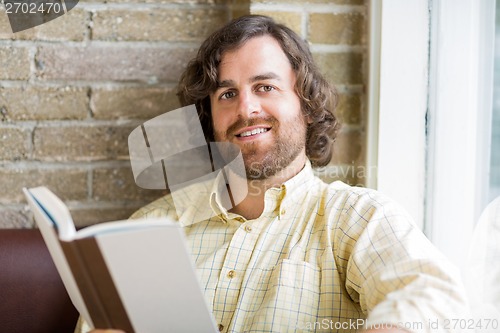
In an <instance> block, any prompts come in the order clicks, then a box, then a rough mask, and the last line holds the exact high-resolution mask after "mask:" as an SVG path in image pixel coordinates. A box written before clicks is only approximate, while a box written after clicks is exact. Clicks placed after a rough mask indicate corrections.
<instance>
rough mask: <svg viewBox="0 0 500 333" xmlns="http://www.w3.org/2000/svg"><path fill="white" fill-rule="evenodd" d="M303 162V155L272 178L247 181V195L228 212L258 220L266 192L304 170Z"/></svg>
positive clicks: (304, 158) (262, 209)
mask: <svg viewBox="0 0 500 333" xmlns="http://www.w3.org/2000/svg"><path fill="white" fill-rule="evenodd" d="M305 162H306V157H305V155H300V156H298V157H297V158H296V159H295V160H294V161H293V162H292V163H290V165H289V166H288V167H286V168H285V169H283V170H282V171H280V172H277V173H276V174H275V175H274V176H272V177H269V178H266V179H262V180H257V179H253V180H247V185H248V186H247V187H248V194H247V195H246V196H245V198H244V199H243V200H241V201H240V202H239V203H238V204H236V205H235V206H234V207H233V208H232V209H230V212H232V213H235V214H239V215H241V216H243V217H244V218H246V219H248V220H252V219H256V218H258V217H259V216H260V215H261V214H262V212H263V211H264V197H265V194H266V191H267V190H268V189H270V188H271V187H280V186H281V185H282V184H283V183H285V182H286V181H287V180H289V179H290V178H292V177H294V176H295V175H297V174H298V173H299V172H300V171H301V170H302V169H303V168H304V165H305ZM233 188H234V187H233ZM231 195H232V193H231ZM233 198H234V196H233Z"/></svg>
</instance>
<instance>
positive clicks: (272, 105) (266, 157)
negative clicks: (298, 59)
mask: <svg viewBox="0 0 500 333" xmlns="http://www.w3.org/2000/svg"><path fill="white" fill-rule="evenodd" d="M218 79H219V87H218V89H217V90H216V91H215V92H214V93H213V94H211V95H210V102H211V108H212V119H213V127H214V136H215V140H216V141H226V142H231V143H233V144H236V145H237V146H238V147H240V149H241V152H242V154H243V159H244V161H245V169H246V173H247V177H249V178H251V179H266V178H268V177H271V176H273V175H275V174H276V173H277V172H280V171H282V170H284V169H285V168H287V167H288V166H289V165H290V164H291V163H295V164H297V163H302V165H300V167H302V166H303V161H305V141H306V121H305V117H304V116H303V114H302V111H301V107H300V100H299V97H298V96H297V94H296V93H295V80H296V78H295V73H294V72H293V70H292V66H291V64H290V62H289V60H288V58H287V57H286V55H285V53H284V52H283V50H282V49H281V47H280V45H279V43H278V42H277V41H276V40H275V39H274V38H272V37H270V36H261V37H255V38H252V39H250V40H249V41H247V42H246V43H245V44H243V46H241V47H240V48H238V49H236V50H233V51H229V52H226V53H224V54H223V55H222V59H221V63H220V65H219V78H218Z"/></svg>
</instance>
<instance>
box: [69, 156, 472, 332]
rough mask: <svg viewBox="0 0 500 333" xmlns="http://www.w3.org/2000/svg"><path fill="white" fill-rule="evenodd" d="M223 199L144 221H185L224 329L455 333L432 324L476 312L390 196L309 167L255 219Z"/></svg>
mask: <svg viewBox="0 0 500 333" xmlns="http://www.w3.org/2000/svg"><path fill="white" fill-rule="evenodd" d="M222 184H223V185H222V186H224V187H225V183H222ZM220 190H221V184H220V183H219V184H218V185H216V186H214V187H211V186H205V187H204V186H198V187H196V186H193V187H190V188H188V189H186V190H184V192H183V193H182V191H181V193H182V194H181V195H178V196H177V197H175V200H174V199H173V198H172V196H171V195H167V196H165V197H163V198H161V199H159V200H157V201H155V202H153V203H151V204H149V205H147V206H145V207H143V208H142V209H140V210H139V211H138V212H136V213H135V214H134V215H133V216H132V218H143V217H164V216H168V217H171V218H173V219H175V220H178V221H179V223H181V225H182V226H183V229H184V231H185V234H186V237H187V241H188V247H189V248H190V251H191V254H192V256H193V259H194V261H195V263H196V267H197V271H198V273H199V279H200V281H201V286H202V288H203V289H204V291H205V296H206V300H207V302H208V304H209V307H210V308H211V309H212V311H213V315H214V317H215V320H216V322H217V323H218V325H219V329H220V330H221V331H223V332H319V331H323V332H357V331H358V330H361V329H362V328H363V326H364V325H374V327H377V325H379V326H378V327H383V324H384V325H387V324H392V325H393V326H394V327H400V328H401V327H403V328H405V329H406V330H408V331H410V332H441V331H442V332H445V331H448V330H446V329H445V327H444V326H442V327H440V329H436V327H434V326H433V327H430V326H432V325H434V324H435V323H436V322H437V321H439V325H440V326H441V324H442V323H443V321H444V320H446V319H452V318H460V317H461V316H463V315H464V314H465V311H466V305H465V302H464V299H463V292H462V287H461V284H460V282H459V281H458V279H457V272H456V270H455V269H454V268H453V267H451V266H450V264H449V263H448V261H447V260H446V259H445V258H444V257H443V256H442V255H441V254H440V253H439V252H438V251H437V250H436V249H435V248H434V246H433V245H432V244H431V243H430V242H429V241H428V240H427V238H425V236H424V235H423V234H422V233H421V231H420V230H419V229H418V228H417V227H416V226H415V225H414V224H413V222H412V220H411V218H410V217H409V216H408V215H407V213H405V212H404V211H403V210H402V209H401V208H400V207H399V206H398V205H397V204H395V203H394V202H392V201H390V200H388V199H387V198H386V197H384V196H383V195H381V194H380V193H377V192H376V191H373V190H369V189H364V188H355V187H350V186H347V185H345V184H343V183H341V182H335V183H333V184H326V183H324V182H323V181H321V180H320V179H319V178H317V177H316V176H315V175H314V173H313V170H312V168H311V166H310V163H307V164H306V166H305V168H304V169H303V170H302V171H301V172H300V173H299V174H297V175H296V176H295V177H293V178H292V179H290V180H288V181H287V182H285V183H284V184H283V185H282V186H281V187H280V188H271V189H269V190H267V192H266V193H265V208H264V212H263V213H262V215H261V216H260V217H259V218H256V219H254V220H247V219H245V218H243V217H242V216H240V215H236V214H233V213H231V212H228V211H227V210H226V209H225V208H224V207H223V205H222V204H221V201H224V199H223V198H222V195H221V194H220ZM174 201H175V202H174ZM182 205H184V207H185V208H186V209H182V210H181V211H180V210H179V207H180V206H182ZM176 207H177V209H176ZM207 210H209V211H210V214H208V215H207V214H206V213H207ZM210 215H211V216H210ZM158 311H161V309H158ZM193 319H194V318H193ZM398 325H399V326H398ZM79 330H83V328H82V327H78V328H77V331H79ZM450 331H451V330H450Z"/></svg>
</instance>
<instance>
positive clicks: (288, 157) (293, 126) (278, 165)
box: [215, 113, 307, 180]
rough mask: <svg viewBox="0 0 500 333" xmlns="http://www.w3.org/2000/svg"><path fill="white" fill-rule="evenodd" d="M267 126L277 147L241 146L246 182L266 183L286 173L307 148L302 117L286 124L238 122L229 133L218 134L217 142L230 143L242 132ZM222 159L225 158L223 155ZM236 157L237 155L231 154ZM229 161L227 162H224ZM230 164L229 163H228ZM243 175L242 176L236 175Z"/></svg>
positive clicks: (261, 120) (259, 120)
mask: <svg viewBox="0 0 500 333" xmlns="http://www.w3.org/2000/svg"><path fill="white" fill-rule="evenodd" d="M255 125H266V126H270V127H271V132H272V133H270V134H271V135H273V136H274V143H273V145H272V146H271V147H266V146H267V145H266V146H263V144H262V143H260V142H255V141H253V142H249V143H244V144H243V145H242V146H241V148H240V149H241V153H242V156H243V161H244V166H245V173H246V178H247V180H265V179H268V178H270V177H273V176H275V175H276V174H278V173H279V172H281V171H283V170H284V169H286V168H287V167H288V166H289V165H290V164H291V163H292V162H293V161H294V160H295V159H296V158H297V156H298V155H299V154H300V153H301V152H302V151H303V150H304V148H305V145H306V131H307V125H306V121H305V119H304V117H303V115H302V114H300V113H299V114H298V115H297V116H296V117H295V118H293V119H290V120H288V121H285V122H281V123H280V122H279V121H278V120H277V119H276V118H274V117H272V116H268V117H265V118H251V119H247V120H243V119H239V120H238V121H236V122H235V123H234V124H232V125H231V126H230V127H229V128H228V129H227V131H223V132H220V131H215V139H216V141H229V138H231V137H233V136H234V134H233V133H234V132H235V131H236V130H238V129H239V128H243V127H249V126H255ZM221 155H225V154H224V153H223V152H221ZM231 155H233V156H234V154H231ZM224 159H226V158H224ZM226 161H227V162H229V161H228V160H227V159H226ZM236 174H241V172H236Z"/></svg>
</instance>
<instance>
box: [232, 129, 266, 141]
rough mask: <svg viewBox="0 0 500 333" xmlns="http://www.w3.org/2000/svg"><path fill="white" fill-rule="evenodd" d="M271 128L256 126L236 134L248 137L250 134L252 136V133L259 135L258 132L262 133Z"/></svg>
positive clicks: (240, 136)
mask: <svg viewBox="0 0 500 333" xmlns="http://www.w3.org/2000/svg"><path fill="white" fill-rule="evenodd" d="M269 130H270V128H263V127H259V128H255V129H253V130H251V131H245V132H241V133H240V134H236V136H237V137H239V138H244V137H248V136H252V135H257V134H260V133H265V132H267V131H269Z"/></svg>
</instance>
